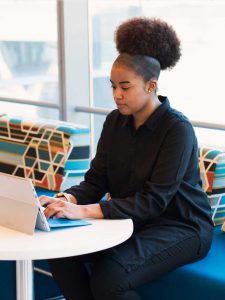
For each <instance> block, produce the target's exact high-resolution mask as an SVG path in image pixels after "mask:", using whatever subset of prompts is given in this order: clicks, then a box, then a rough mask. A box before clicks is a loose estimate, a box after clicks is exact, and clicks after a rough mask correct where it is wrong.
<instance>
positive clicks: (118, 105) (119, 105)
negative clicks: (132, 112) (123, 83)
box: [116, 104, 126, 109]
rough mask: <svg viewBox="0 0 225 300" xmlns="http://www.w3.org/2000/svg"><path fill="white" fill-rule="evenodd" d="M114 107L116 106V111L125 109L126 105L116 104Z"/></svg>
mask: <svg viewBox="0 0 225 300" xmlns="http://www.w3.org/2000/svg"><path fill="white" fill-rule="evenodd" d="M116 106H117V108H118V109H120V108H124V107H126V104H117V105H116Z"/></svg>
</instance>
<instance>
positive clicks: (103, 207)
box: [99, 201, 111, 219]
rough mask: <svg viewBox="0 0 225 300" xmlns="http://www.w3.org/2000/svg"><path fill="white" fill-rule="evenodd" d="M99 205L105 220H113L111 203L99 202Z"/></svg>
mask: <svg viewBox="0 0 225 300" xmlns="http://www.w3.org/2000/svg"><path fill="white" fill-rule="evenodd" d="M99 205H100V207H101V210H102V213H103V216H104V219H111V216H110V208H109V201H102V202H99Z"/></svg>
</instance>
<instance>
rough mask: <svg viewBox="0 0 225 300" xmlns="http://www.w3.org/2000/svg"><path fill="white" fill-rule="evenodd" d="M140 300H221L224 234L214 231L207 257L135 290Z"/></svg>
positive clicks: (224, 278)
mask: <svg viewBox="0 0 225 300" xmlns="http://www.w3.org/2000/svg"><path fill="white" fill-rule="evenodd" d="M138 291H139V293H140V295H141V296H142V298H143V299H144V300H148V299H154V300H165V299H167V300H178V299H179V300H180V299H182V300H201V299H204V300H214V299H225V233H223V232H221V229H220V226H217V227H215V229H214V237H213V243H212V247H211V249H210V251H209V253H208V255H207V256H206V257H205V258H204V259H202V260H200V261H198V262H195V263H192V264H188V265H186V266H183V267H180V268H178V269H177V270H175V271H173V272H170V273H169V274H167V275H165V276H164V277H162V278H160V279H158V280H156V281H154V282H151V283H148V284H146V285H144V286H142V287H140V288H139V289H138Z"/></svg>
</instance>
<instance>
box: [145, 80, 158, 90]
mask: <svg viewBox="0 0 225 300" xmlns="http://www.w3.org/2000/svg"><path fill="white" fill-rule="evenodd" d="M156 88H157V80H156V79H151V80H149V82H148V83H147V92H148V93H149V94H150V93H152V92H155V90H156Z"/></svg>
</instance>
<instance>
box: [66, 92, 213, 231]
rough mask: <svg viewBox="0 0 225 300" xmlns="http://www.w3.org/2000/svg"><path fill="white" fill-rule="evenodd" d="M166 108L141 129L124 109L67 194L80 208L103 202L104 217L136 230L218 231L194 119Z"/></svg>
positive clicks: (109, 120) (106, 129)
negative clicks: (122, 221) (106, 197)
mask: <svg viewBox="0 0 225 300" xmlns="http://www.w3.org/2000/svg"><path fill="white" fill-rule="evenodd" d="M159 100H160V101H161V102H162V104H161V105H160V106H159V107H158V108H157V109H156V110H155V111H154V112H153V114H152V115H151V116H150V117H149V118H148V119H147V121H146V122H145V123H144V124H143V125H142V126H140V127H139V128H138V129H137V130H136V129H135V127H134V122H133V117H132V116H124V115H122V114H120V113H119V111H118V110H114V111H113V112H112V113H110V114H109V115H108V116H107V118H106V121H105V123H104V126H103V131H102V134H101V137H100V140H99V143H98V147H97V153H96V156H95V158H94V159H93V160H92V163H91V167H90V169H89V171H88V172H87V173H86V175H85V181H83V182H81V184H80V185H79V186H73V187H71V188H70V189H68V190H66V192H68V193H71V194H73V195H74V196H75V197H76V198H77V199H78V204H89V203H95V202H98V201H99V200H100V199H101V198H102V196H103V195H104V194H105V193H106V192H109V193H110V195H111V200H110V201H103V202H100V205H101V209H102V211H103V214H104V217H105V218H109V219H117V218H118V219H119V218H132V220H133V222H134V225H135V228H138V229H139V228H142V227H145V226H149V225H153V224H154V225H156V224H158V225H172V226H173V225H174V226H187V227H189V228H193V229H194V230H195V231H197V232H198V234H200V235H201V234H202V235H203V236H206V235H207V231H208V233H209V235H210V234H211V233H210V232H212V230H211V229H212V221H211V209H210V206H209V203H208V199H207V195H206V194H205V193H204V192H203V191H202V188H201V179H200V173H199V166H198V146H197V140H196V137H195V133H194V130H193V127H192V125H191V123H190V121H189V120H188V119H187V118H186V117H185V116H184V115H183V114H182V113H180V112H178V111H176V110H174V109H173V108H171V107H170V104H169V101H168V99H167V98H166V97H162V96H159Z"/></svg>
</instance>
